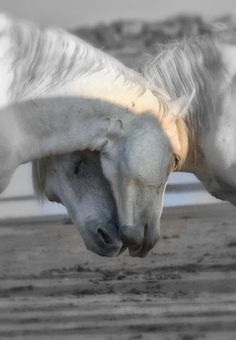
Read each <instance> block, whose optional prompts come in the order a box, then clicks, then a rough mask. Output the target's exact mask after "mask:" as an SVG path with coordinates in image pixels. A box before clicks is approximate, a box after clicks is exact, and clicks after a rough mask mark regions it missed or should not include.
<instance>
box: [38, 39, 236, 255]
mask: <svg viewBox="0 0 236 340" xmlns="http://www.w3.org/2000/svg"><path fill="white" fill-rule="evenodd" d="M228 38H229V36H228ZM158 49H159V53H158V55H157V57H152V58H148V60H147V61H146V62H145V63H144V65H143V66H142V67H141V72H142V73H143V74H144V76H145V77H146V78H147V79H149V80H150V81H151V82H153V83H154V84H155V85H157V86H158V87H161V88H163V89H165V90H166V91H167V92H168V93H169V94H170V96H171V97H172V98H179V97H181V96H185V98H186V103H189V105H186V107H188V110H187V111H186V113H185V114H184V115H177V116H176V114H173V115H168V120H169V121H166V122H167V125H166V126H167V129H168V133H167V135H168V136H169V140H171V141H172V143H173V144H174V145H173V147H172V149H169V148H165V145H166V135H165V134H163V132H162V131H160V132H159V140H158V141H157V140H155V142H153V143H151V142H150V143H148V142H147V144H148V145H144V143H145V142H144V141H143V140H142V144H140V148H141V151H140V152H137V153H135V152H134V153H132V154H133V155H134V158H135V160H136V161H137V163H138V162H139V157H140V158H141V159H146V161H147V162H148V163H149V171H150V169H151V168H152V171H153V172H152V173H149V175H148V178H149V179H150V178H151V177H152V176H153V174H155V176H159V179H158V181H157V180H155V183H157V182H159V183H160V188H158V190H157V193H158V194H157V195H154V196H153V197H152V192H151V190H150V191H149V190H148V187H145V186H143V190H142V191H141V192H140V191H139V189H138V187H140V183H139V178H140V177H139V176H140V174H141V171H146V169H145V165H144V166H143V165H142V168H138V167H139V164H137V167H136V170H137V169H138V171H139V176H136V180H133V179H132V180H131V181H129V180H127V178H126V177H125V176H124V177H122V178H121V181H120V183H119V185H121V186H122V185H127V191H126V190H125V189H124V187H122V190H123V192H127V193H129V192H128V190H129V189H130V190H131V192H132V194H133V197H136V202H137V206H139V207H140V206H141V207H142V204H143V202H141V200H142V201H144V202H145V201H148V202H149V203H150V207H152V206H154V207H155V209H157V211H159V214H160V211H161V207H162V203H161V200H162V195H163V192H164V189H165V184H166V180H167V177H168V174H169V172H170V170H175V171H187V172H191V173H193V174H195V175H196V176H197V177H198V178H199V179H200V180H201V181H202V183H203V184H204V186H205V187H206V189H207V190H208V191H209V192H210V193H211V194H212V195H214V196H215V197H217V198H220V199H222V200H227V201H229V202H231V203H232V204H234V205H236V176H235V173H236V147H235V146H236V134H235V129H236V112H235V101H236V96H235V89H236V80H235V79H236V46H235V45H234V44H233V43H231V42H230V39H227V40H226V39H225V38H224V36H221V37H220V36H218V37H217V36H209V37H208V36H203V37H197V38H193V39H191V40H188V41H182V42H178V43H173V44H169V45H159V47H158ZM145 121H146V120H145ZM164 128H165V126H164ZM170 128H171V129H170ZM147 129H150V127H148V128H147ZM170 131H171V133H170ZM143 132H145V122H144V123H143V124H141V126H140V129H136V133H137V139H138V140H139V141H141V138H140V139H139V137H140V135H142V133H143ZM132 138H133V137H132ZM134 142H135V146H136V145H137V144H138V142H136V140H135V139H134ZM131 145H132V142H131V143H130V144H129V150H130V148H131ZM142 150H145V152H146V156H147V157H145V156H144V155H143V154H142ZM173 150H175V159H176V161H177V164H176V167H172V169H170V168H168V166H165V165H167V164H170V162H169V159H170V158H171V157H172V152H173ZM116 152H117V151H116ZM118 152H119V151H118ZM147 152H148V153H147ZM124 155H126V153H124ZM156 155H157V156H158V157H157V159H158V162H157V163H155V162H156V158H155V159H154V160H152V157H154V156H156ZM92 157H96V156H95V155H91V158H90V163H87V166H88V168H89V167H91V168H92V167H93V166H92V163H91V160H92ZM140 164H141V160H140ZM160 164H162V165H164V166H163V168H162V169H160ZM67 166H68V168H73V164H69V163H67ZM56 167H57V170H58V172H60V171H61V170H60V163H58V164H57V165H56ZM143 169H144V170H143ZM93 171H94V170H93ZM97 174H98V176H100V179H102V178H104V177H103V173H102V171H101V172H99V173H97ZM146 175H147V172H146V173H145V175H144V176H146ZM144 176H143V177H142V180H143V178H144ZM108 177H109V176H108ZM122 179H124V181H122ZM54 180H57V175H55V174H54ZM36 181H37V178H36ZM111 182H112V181H111ZM76 183H77V185H76ZM76 183H75V186H74V190H75V188H76V187H78V185H79V183H80V174H78V176H77V182H76ZM46 187H47V186H46ZM56 187H57V186H54V188H51V193H52V192H56V191H57V189H56ZM150 187H151V183H150ZM117 190H118V189H117ZM137 193H140V196H136V195H137ZM127 197H129V198H130V196H128V195H127ZM121 204H122V203H121ZM129 204H130V205H129V207H130V209H131V210H130V211H131V214H132V213H133V210H132V208H133V206H132V204H133V201H132V199H130V202H129ZM146 212H147V214H148V211H147V210H146ZM142 216H143V218H144V221H145V214H143V215H142ZM131 219H132V217H131ZM144 223H145V222H143V224H144ZM143 224H142V223H141V224H140V225H132V223H130V225H128V226H125V225H123V226H121V227H120V234H121V237H122V239H123V240H124V241H125V242H126V243H127V244H132V243H133V244H134V245H135V246H134V248H132V247H131V248H130V249H131V254H132V255H134V256H135V255H137V256H144V255H145V254H147V249H148V248H146V249H145V248H144V246H143V244H144V245H146V244H147V243H148V244H149V248H150V244H151V243H150V241H148V242H147V241H145V240H146V238H149V237H150V231H149V233H148V232H147V231H146V229H145V233H144V236H143ZM154 239H155V237H154ZM140 240H142V241H140ZM146 242H147V243H146ZM154 243H155V242H153V244H154ZM139 247H140V248H141V249H140V248H139ZM132 249H133V250H132Z"/></svg>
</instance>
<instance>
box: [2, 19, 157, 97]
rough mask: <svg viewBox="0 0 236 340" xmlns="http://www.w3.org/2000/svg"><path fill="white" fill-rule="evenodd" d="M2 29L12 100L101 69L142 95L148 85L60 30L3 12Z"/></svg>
mask: <svg viewBox="0 0 236 340" xmlns="http://www.w3.org/2000/svg"><path fill="white" fill-rule="evenodd" d="M0 32H1V37H0V44H2V45H3V42H4V43H5V42H6V40H7V44H5V45H6V51H3V53H4V59H5V60H4V61H5V62H6V63H7V64H8V68H9V70H8V71H12V72H13V74H14V76H13V78H12V82H11V87H10V94H11V96H10V100H11V101H15V100H23V99H26V98H29V97H37V96H41V95H43V94H44V93H47V92H48V91H50V89H51V88H57V87H60V86H62V85H64V84H66V83H68V82H70V81H73V80H76V79H78V78H80V77H83V76H88V75H90V74H93V73H96V72H99V71H102V70H105V71H107V72H109V73H110V74H113V75H114V77H116V76H117V77H122V78H123V80H124V82H125V83H126V85H128V84H129V85H130V86H136V87H137V85H139V86H140V89H139V90H140V93H141V94H142V92H143V91H145V89H147V87H148V83H147V82H145V80H144V79H143V78H142V77H141V76H139V74H138V73H137V72H135V71H132V70H130V69H128V68H127V67H125V66H124V65H123V64H122V63H120V62H119V61H118V60H116V59H115V58H113V57H112V56H110V55H108V54H106V53H104V52H102V51H101V50H99V49H97V48H95V47H92V46H91V45H89V44H88V43H86V42H85V41H83V40H81V39H79V38H78V37H75V36H73V35H72V34H70V33H68V32H65V31H63V30H61V29H57V28H40V27H39V26H37V25H34V24H31V23H25V22H22V21H17V20H12V19H10V18H8V17H7V16H6V15H0ZM155 90H156V92H157V93H158V92H159V91H158V89H155ZM160 93H162V92H161V91H160Z"/></svg>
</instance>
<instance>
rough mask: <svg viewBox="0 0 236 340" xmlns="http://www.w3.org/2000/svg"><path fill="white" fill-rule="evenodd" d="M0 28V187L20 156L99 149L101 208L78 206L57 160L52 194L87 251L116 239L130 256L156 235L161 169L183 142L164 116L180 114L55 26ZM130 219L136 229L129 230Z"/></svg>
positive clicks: (104, 248)
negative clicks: (57, 188) (56, 191)
mask: <svg viewBox="0 0 236 340" xmlns="http://www.w3.org/2000/svg"><path fill="white" fill-rule="evenodd" d="M0 33H1V35H0V46H1V48H0V56H1V58H0V70H1V71H0V76H1V77H0V81H1V89H2V91H1V95H0V108H1V114H0V123H1V127H2V131H1V135H0V136H1V148H0V160H1V168H0V190H1V191H2V190H4V188H5V187H6V186H7V184H8V183H9V180H10V178H11V176H12V174H13V172H14V170H15V168H16V167H17V166H18V165H20V164H22V163H24V162H28V161H32V160H35V159H40V158H43V157H48V156H50V155H55V154H64V153H68V152H73V151H78V150H85V149H90V150H92V151H99V152H100V154H101V165H102V169H103V172H104V174H105V177H106V180H108V181H109V183H110V186H111V189H112V194H111V192H109V189H108V187H109V186H105V187H106V189H105V191H106V195H105V196H104V195H103V196H104V201H105V202H106V206H105V207H103V210H102V211H99V209H97V207H96V204H97V203H96V204H95V203H94V202H93V200H90V201H89V204H88V203H87V204H86V202H85V201H83V204H82V206H81V201H80V197H77V196H76V193H78V192H76V190H71V188H70V183H69V181H68V179H69V177H68V176H66V172H65V171H66V170H65V167H63V166H62V168H63V171H64V172H63V171H62V173H63V174H64V179H65V178H66V179H67V181H66V185H65V187H66V189H65V191H64V192H63V191H61V195H62V196H63V195H64V196H65V197H64V198H63V199H62V200H61V201H62V202H64V204H65V206H66V207H67V209H68V211H69V212H70V214H71V216H72V219H73V221H74V222H75V223H78V224H79V227H80V231H81V233H82V236H83V238H84V240H85V243H86V246H87V247H88V248H89V249H91V250H93V251H95V252H97V253H99V254H102V255H109V256H112V255H113V256H114V255H117V254H119V252H120V251H121V250H122V242H123V243H125V245H126V246H128V247H129V248H130V252H131V254H132V255H134V256H144V255H146V254H147V252H148V251H149V250H150V249H151V248H152V247H153V245H154V244H155V243H156V241H157V239H158V237H159V220H160V216H161V210H162V197H163V192H164V187H165V183H166V180H167V175H168V173H169V172H170V170H171V169H173V168H174V167H175V163H176V162H178V160H181V161H183V159H184V158H183V157H184V155H182V156H183V157H181V156H179V153H180V154H183V147H182V146H181V145H180V142H179V140H178V136H174V135H173V131H174V129H175V122H174V120H173V119H172V116H175V117H176V119H177V117H179V119H180V117H181V116H180V115H178V113H180V112H179V111H180V110H179V108H178V105H176V103H175V105H173V104H172V103H170V102H169V96H168V95H167V94H166V92H164V91H162V90H160V89H159V88H158V87H156V86H153V85H151V84H150V83H149V82H147V81H146V80H145V79H144V78H143V77H142V76H141V75H139V74H138V73H136V72H135V71H132V70H130V69H128V68H127V67H125V66H124V65H122V64H121V63H120V62H118V61H117V60H115V59H114V58H112V57H110V56H108V55H107V54H105V53H103V52H102V51H99V50H98V49H95V48H93V47H92V46H90V45H89V44H87V43H85V42H84V41H82V40H80V39H78V38H76V37H74V36H72V35H70V34H69V33H66V32H64V31H62V30H58V29H41V28H39V27H37V26H35V25H32V24H28V23H22V22H19V21H17V20H11V19H9V18H8V17H6V16H4V15H2V16H1V17H0ZM182 108H183V107H182V106H181V109H182ZM146 112H147V113H148V114H143V113H146ZM171 112H173V115H171ZM137 115H138V116H137ZM180 130H181V129H179V127H178V131H180ZM6 131H7V132H6ZM153 148H154V149H156V148H159V152H160V154H161V155H162V154H163V156H164V155H165V154H167V156H166V157H165V161H164V162H161V163H160V161H159V157H160V154H154V155H153ZM65 157H66V156H65ZM160 158H162V156H161V157H160ZM61 162H62V163H63V159H62V158H61ZM63 164H64V163H63ZM41 165H42V164H41ZM41 165H39V164H38V163H37V164H36V165H35V166H34V169H36V168H38V169H39V167H40V166H41ZM54 169H55V168H54ZM73 172H74V173H75V168H74V166H73ZM49 177H50V176H49ZM49 177H48V178H49ZM50 178H51V177H50ZM58 183H59V184H60V181H59V182H58ZM102 183H104V182H102ZM41 184H42V185H43V181H42V182H41ZM64 184H65V183H64ZM80 185H81V186H82V183H80ZM102 185H103V184H102ZM91 191H92V192H91V196H92V195H93V190H91ZM105 191H104V192H105ZM103 196H100V198H99V199H101V197H103ZM112 196H114V199H115V202H114V201H113V200H112V199H111V202H112V203H111V204H110V205H109V204H107V201H108V199H110V198H111V197H112ZM94 199H95V200H97V199H98V196H96V195H95V197H94ZM92 202H93V203H94V209H92V207H93V205H92ZM109 207H110V208H111V209H110V210H109ZM108 211H109V213H108ZM114 211H115V213H114ZM81 212H83V213H82V214H81ZM96 220H97V223H96V222H95V221H96ZM117 224H119V229H118V227H117ZM91 225H92V226H93V228H92V227H91ZM87 226H90V227H89V228H86V227H87ZM111 226H112V227H111ZM133 226H137V230H138V236H137V235H136V234H135V233H134V232H131V229H132V230H135V228H133Z"/></svg>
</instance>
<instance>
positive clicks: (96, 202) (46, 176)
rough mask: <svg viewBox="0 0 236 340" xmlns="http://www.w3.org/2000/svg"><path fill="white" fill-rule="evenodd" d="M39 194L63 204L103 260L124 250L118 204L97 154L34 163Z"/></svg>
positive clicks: (34, 174)
mask: <svg viewBox="0 0 236 340" xmlns="http://www.w3.org/2000/svg"><path fill="white" fill-rule="evenodd" d="M33 179H34V186H35V189H36V191H38V192H39V193H41V194H44V195H46V196H47V198H48V199H49V200H50V201H55V202H58V203H62V204H63V205H64V206H65V207H66V209H67V210H68V213H69V215H70V217H71V219H72V221H73V223H74V224H75V225H76V226H77V228H78V229H79V232H80V234H81V236H82V238H83V240H84V243H85V245H86V247H87V248H88V249H89V250H91V251H93V252H95V253H97V254H99V255H102V256H116V255H118V254H119V253H120V252H121V251H122V250H123V243H122V241H121V239H120V237H119V231H118V226H117V216H116V207H115V202H114V199H113V196H112V193H111V189H110V186H109V184H108V182H107V180H106V178H105V177H104V175H103V173H102V169H101V164H100V158H99V154H98V153H97V152H90V151H87V150H85V151H81V152H75V153H67V154H63V155H57V156H53V157H49V158H46V159H42V160H39V161H34V163H33Z"/></svg>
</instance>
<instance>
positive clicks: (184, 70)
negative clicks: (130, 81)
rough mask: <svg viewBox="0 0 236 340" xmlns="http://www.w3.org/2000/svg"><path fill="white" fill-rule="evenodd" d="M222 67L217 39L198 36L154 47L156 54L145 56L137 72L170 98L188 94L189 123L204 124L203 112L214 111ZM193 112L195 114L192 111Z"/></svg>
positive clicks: (204, 115) (204, 114) (204, 116)
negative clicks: (139, 70) (165, 92)
mask: <svg viewBox="0 0 236 340" xmlns="http://www.w3.org/2000/svg"><path fill="white" fill-rule="evenodd" d="M222 72H224V67H223V64H222V60H221V55H220V52H219V50H218V48H217V38H216V37H213V36H200V37H195V38H192V39H190V40H182V41H180V42H175V43H170V44H160V45H158V46H157V56H155V57H151V58H150V57H146V60H145V62H144V64H143V65H142V66H141V73H142V74H143V75H144V77H145V78H146V79H148V80H149V81H151V82H152V83H154V84H155V85H156V86H158V87H161V88H163V89H164V90H166V91H167V92H168V93H169V95H170V97H171V98H172V99H175V98H179V97H181V96H185V97H188V99H189V102H191V105H190V107H189V120H190V124H194V126H195V127H196V128H197V127H199V126H202V127H203V126H204V127H207V126H208V123H207V116H208V115H207V114H206V113H207V111H209V112H214V110H215V105H216V104H217V103H218V102H219V99H217V98H215V96H218V95H219V93H220V91H221V90H220V87H221V86H223V84H222V80H221V82H219V79H221V76H222ZM196 113H197V114H196Z"/></svg>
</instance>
